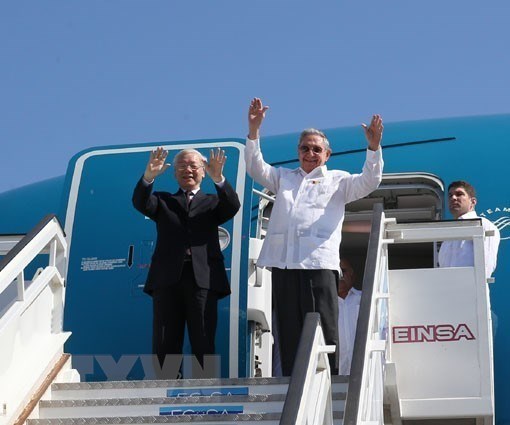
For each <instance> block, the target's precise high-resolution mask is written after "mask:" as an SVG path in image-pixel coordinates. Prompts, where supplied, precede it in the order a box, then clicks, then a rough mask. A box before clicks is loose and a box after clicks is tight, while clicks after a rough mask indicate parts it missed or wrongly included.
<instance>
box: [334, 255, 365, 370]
mask: <svg viewBox="0 0 510 425" xmlns="http://www.w3.org/2000/svg"><path fill="white" fill-rule="evenodd" d="M340 268H341V270H342V277H341V278H340V281H339V282H338V340H339V343H340V363H339V368H338V374H339V375H349V374H350V371H351V362H352V352H353V350H354V339H355V337H356V325H357V323H358V314H359V306H360V303H361V291H359V290H357V289H356V288H354V285H355V283H356V273H355V271H354V269H353V268H352V265H351V263H350V262H349V261H348V260H346V259H345V258H342V259H341V260H340Z"/></svg>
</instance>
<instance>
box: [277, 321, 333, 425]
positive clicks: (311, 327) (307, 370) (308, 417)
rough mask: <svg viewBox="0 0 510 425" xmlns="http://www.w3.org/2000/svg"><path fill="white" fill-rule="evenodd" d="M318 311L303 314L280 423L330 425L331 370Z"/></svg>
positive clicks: (330, 349)
mask: <svg viewBox="0 0 510 425" xmlns="http://www.w3.org/2000/svg"><path fill="white" fill-rule="evenodd" d="M334 351H335V347H334V346H329V345H326V343H325V340H324V334H323V333H322V328H321V323H320V315H319V313H308V314H307V315H306V317H305V323H304V325H303V331H302V333H301V339H300V341H299V346H298V350H297V353H296V360H295V362H294V366H293V369H292V376H291V377H290V383H289V389H288V391H287V397H286V398H285V403H284V405H283V411H282V416H281V419H280V425H304V424H308V425H318V424H324V425H332V424H333V404H332V396H331V370H330V368H329V360H328V353H332V352H334Z"/></svg>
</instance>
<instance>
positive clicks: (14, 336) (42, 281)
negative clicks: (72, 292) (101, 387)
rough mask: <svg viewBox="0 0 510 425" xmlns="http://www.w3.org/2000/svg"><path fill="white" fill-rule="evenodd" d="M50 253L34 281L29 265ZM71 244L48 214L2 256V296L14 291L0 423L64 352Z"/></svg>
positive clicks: (4, 316) (3, 341) (5, 327)
mask: <svg viewBox="0 0 510 425" xmlns="http://www.w3.org/2000/svg"><path fill="white" fill-rule="evenodd" d="M40 254H49V255H48V257H47V266H46V267H43V268H39V269H38V270H37V272H36V273H35V275H34V277H33V279H32V281H31V282H30V281H29V280H27V279H26V278H25V269H26V268H27V267H28V266H29V265H31V263H32V262H33V261H34V259H36V257H38V256H40ZM66 263H67V243H66V240H65V235H64V231H63V230H62V227H61V226H60V224H59V222H58V220H57V218H56V216H55V215H48V216H46V217H44V218H43V219H42V220H41V221H40V222H39V223H38V224H37V225H36V226H35V227H34V228H33V229H32V230H31V231H30V232H29V233H27V234H26V235H25V236H24V237H23V238H22V239H21V240H20V241H19V242H18V243H17V244H16V245H15V246H14V247H13V248H12V249H11V250H10V251H9V252H8V253H7V254H6V255H5V256H4V258H2V260H0V296H2V295H3V296H4V297H5V295H6V294H5V292H6V289H7V288H12V285H14V284H15V289H16V291H15V296H14V299H13V300H12V303H10V304H9V305H8V306H5V308H4V311H3V312H2V313H1V315H0V346H1V347H2V350H0V425H4V424H5V425H10V424H12V423H14V421H15V420H16V418H17V417H18V415H20V413H21V411H22V410H23V408H24V407H25V405H26V404H27V403H28V402H29V401H30V398H31V396H32V395H33V394H34V393H35V392H36V391H37V390H38V389H39V387H40V385H41V384H42V382H43V381H44V378H45V377H46V375H47V374H48V373H49V371H51V369H52V368H53V365H54V364H55V363H56V362H58V361H59V360H60V359H61V357H62V353H63V345H64V342H65V341H66V340H67V338H68V337H69V336H70V333H69V332H63V315H64V298H65V296H64V293H65V288H64V286H65V276H66Z"/></svg>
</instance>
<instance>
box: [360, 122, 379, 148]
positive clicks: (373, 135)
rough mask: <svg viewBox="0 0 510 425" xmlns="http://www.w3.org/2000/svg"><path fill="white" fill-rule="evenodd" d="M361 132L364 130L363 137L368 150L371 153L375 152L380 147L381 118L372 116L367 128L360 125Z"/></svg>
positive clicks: (364, 125)
mask: <svg viewBox="0 0 510 425" xmlns="http://www.w3.org/2000/svg"><path fill="white" fill-rule="evenodd" d="M361 126H362V127H363V130H365V137H366V139H367V142H368V148H369V149H370V150H372V151H376V150H377V149H379V146H381V140H382V134H383V130H384V126H383V120H382V117H381V116H380V115H378V114H376V115H373V116H372V121H370V125H369V126H367V125H366V124H365V123H363V124H361Z"/></svg>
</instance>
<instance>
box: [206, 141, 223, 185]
mask: <svg viewBox="0 0 510 425" xmlns="http://www.w3.org/2000/svg"><path fill="white" fill-rule="evenodd" d="M226 161H227V157H226V156H225V151H224V150H223V149H220V148H218V149H216V150H215V149H211V152H210V154H209V161H208V162H207V164H206V165H205V171H207V174H209V176H211V178H212V179H213V181H214V182H215V183H220V182H221V181H223V179H224V177H223V166H224V165H225V162H226Z"/></svg>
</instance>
